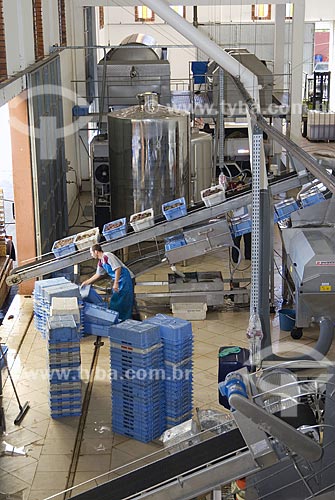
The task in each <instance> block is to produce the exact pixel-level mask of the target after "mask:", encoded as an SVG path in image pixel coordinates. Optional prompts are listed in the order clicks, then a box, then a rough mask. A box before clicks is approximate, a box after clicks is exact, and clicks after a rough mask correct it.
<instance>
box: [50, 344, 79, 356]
mask: <svg viewBox="0 0 335 500" xmlns="http://www.w3.org/2000/svg"><path fill="white" fill-rule="evenodd" d="M48 352H49V355H50V354H63V353H69V354H75V353H80V344H79V342H68V347H66V343H64V344H63V343H61V342H60V343H59V344H50V345H49V348H48Z"/></svg>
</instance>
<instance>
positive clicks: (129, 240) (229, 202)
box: [6, 172, 309, 286]
mask: <svg viewBox="0 0 335 500" xmlns="http://www.w3.org/2000/svg"><path fill="white" fill-rule="evenodd" d="M308 180H309V178H308V174H307V172H304V173H303V175H297V174H296V172H291V173H289V174H284V175H282V176H280V177H275V178H273V179H271V180H270V189H271V194H272V195H273V196H274V195H277V194H279V193H282V192H285V191H289V190H290V189H294V188H297V187H300V186H301V185H302V184H304V183H306V182H307V181H308ZM250 203H251V191H250V188H249V189H248V190H247V189H245V190H243V191H241V192H240V193H239V194H237V195H233V196H229V193H227V199H226V200H225V201H224V202H223V203H220V204H218V205H215V206H212V207H210V208H206V207H204V206H203V205H202V204H201V206H199V205H196V206H194V207H188V214H187V215H186V216H184V217H181V218H179V219H175V220H172V221H169V222H167V221H165V220H164V221H163V217H162V216H158V217H155V225H154V226H153V227H151V228H149V229H145V230H143V231H140V232H134V231H133V232H129V233H127V234H126V235H125V236H123V237H121V238H118V239H116V240H112V241H107V242H104V243H102V247H103V249H104V251H108V252H115V251H117V250H120V249H123V248H127V247H130V246H132V245H136V244H138V243H141V242H144V241H149V240H152V239H155V238H160V237H164V235H166V234H171V233H173V232H178V231H182V230H183V229H184V228H186V227H187V228H190V227H192V226H196V225H199V224H201V223H206V221H209V220H210V219H215V218H217V217H220V216H222V215H224V214H226V213H227V212H229V211H231V210H236V209H238V208H241V207H243V206H246V205H248V204H250ZM129 231H130V230H129ZM91 258H92V257H91V255H90V251H89V249H87V250H82V251H78V252H76V253H73V254H71V255H68V256H65V257H60V258H55V257H54V256H53V254H47V255H44V256H42V257H37V258H36V259H35V260H34V261H33V262H31V263H28V264H26V265H24V266H20V267H16V268H15V269H13V271H12V273H11V274H10V275H9V276H8V278H7V280H6V282H7V284H8V285H10V286H12V285H15V284H18V283H21V282H22V281H25V280H29V279H31V278H37V277H41V276H45V275H47V274H50V273H53V272H55V271H59V270H61V269H65V268H66V267H69V266H73V265H76V264H80V263H82V262H85V261H88V260H90V259H91ZM146 263H147V266H146V271H147V270H149V269H150V261H149V260H148V261H147V262H146ZM157 263H158V262H157V260H156V261H155V263H154V265H157ZM134 271H135V274H138V273H137V271H136V268H135V269H134Z"/></svg>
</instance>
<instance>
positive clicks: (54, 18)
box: [42, 0, 59, 54]
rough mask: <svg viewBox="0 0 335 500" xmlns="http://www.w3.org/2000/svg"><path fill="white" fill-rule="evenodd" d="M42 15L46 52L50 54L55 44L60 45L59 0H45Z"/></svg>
mask: <svg viewBox="0 0 335 500" xmlns="http://www.w3.org/2000/svg"><path fill="white" fill-rule="evenodd" d="M42 16H43V41H44V53H45V54H49V53H50V48H51V47H52V46H53V45H55V44H57V45H59V20H58V0H43V1H42Z"/></svg>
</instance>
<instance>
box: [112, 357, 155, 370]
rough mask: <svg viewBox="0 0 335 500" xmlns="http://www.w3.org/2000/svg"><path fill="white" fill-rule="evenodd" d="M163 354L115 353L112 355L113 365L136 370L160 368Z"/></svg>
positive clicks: (113, 366)
mask: <svg viewBox="0 0 335 500" xmlns="http://www.w3.org/2000/svg"><path fill="white" fill-rule="evenodd" d="M162 363H163V355H162V354H161V353H156V354H148V355H147V356H145V357H143V356H142V357H137V356H136V357H135V356H124V355H122V354H118V353H115V354H113V355H111V367H112V368H117V367H120V368H122V369H124V368H133V369H134V370H141V369H143V370H149V369H150V368H152V369H154V368H156V369H159V368H161V367H162Z"/></svg>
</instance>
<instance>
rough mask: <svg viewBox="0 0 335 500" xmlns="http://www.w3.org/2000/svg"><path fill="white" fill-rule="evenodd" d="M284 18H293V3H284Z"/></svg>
mask: <svg viewBox="0 0 335 500" xmlns="http://www.w3.org/2000/svg"><path fill="white" fill-rule="evenodd" d="M285 19H293V3H287V4H286V13H285Z"/></svg>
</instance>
